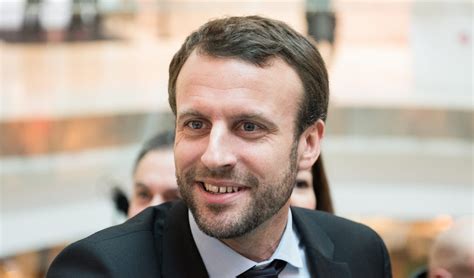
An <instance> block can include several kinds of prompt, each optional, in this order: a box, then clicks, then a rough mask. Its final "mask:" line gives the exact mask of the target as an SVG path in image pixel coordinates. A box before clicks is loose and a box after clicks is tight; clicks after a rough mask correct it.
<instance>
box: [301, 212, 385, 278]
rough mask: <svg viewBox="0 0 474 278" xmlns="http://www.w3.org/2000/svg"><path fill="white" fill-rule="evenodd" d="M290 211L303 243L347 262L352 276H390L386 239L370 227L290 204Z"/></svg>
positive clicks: (328, 255)
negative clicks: (293, 206) (291, 206)
mask: <svg viewBox="0 0 474 278" xmlns="http://www.w3.org/2000/svg"><path fill="white" fill-rule="evenodd" d="M292 212H293V215H294V216H293V218H294V220H295V222H296V223H295V224H297V228H298V232H299V233H300V234H301V236H302V239H303V240H304V241H305V244H307V245H309V247H311V248H315V249H317V250H318V252H320V253H322V254H323V255H325V256H326V257H328V258H332V259H334V260H335V261H339V262H345V263H347V264H348V266H349V268H350V269H351V273H352V274H353V276H354V277H391V265H390V258H389V255H388V251H387V248H386V246H385V243H384V242H383V240H382V238H381V237H380V236H379V235H378V234H377V233H376V232H375V231H374V230H372V229H371V228H370V227H368V226H366V225H363V224H361V223H357V222H354V221H351V220H348V219H345V218H342V217H338V216H335V215H332V214H329V213H325V212H321V211H315V210H307V209H300V208H292ZM359 274H364V275H363V276H358V275H359Z"/></svg>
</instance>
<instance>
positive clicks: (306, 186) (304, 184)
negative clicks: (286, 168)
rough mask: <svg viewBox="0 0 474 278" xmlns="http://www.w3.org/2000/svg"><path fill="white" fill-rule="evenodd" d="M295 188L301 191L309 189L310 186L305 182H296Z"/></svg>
mask: <svg viewBox="0 0 474 278" xmlns="http://www.w3.org/2000/svg"><path fill="white" fill-rule="evenodd" d="M295 187H296V188H300V189H306V188H308V187H309V184H308V183H307V182H305V181H296V185H295Z"/></svg>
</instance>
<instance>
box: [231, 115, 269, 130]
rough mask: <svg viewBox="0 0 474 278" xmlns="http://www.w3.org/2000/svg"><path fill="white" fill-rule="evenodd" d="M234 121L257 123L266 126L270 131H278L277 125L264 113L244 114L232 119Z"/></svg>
mask: <svg viewBox="0 0 474 278" xmlns="http://www.w3.org/2000/svg"><path fill="white" fill-rule="evenodd" d="M231 119H232V120H233V121H243V120H250V121H257V122H261V123H262V124H264V125H265V126H266V127H267V128H268V129H270V130H277V129H278V127H277V125H276V124H275V123H274V122H273V121H272V120H271V119H269V118H268V117H266V116H264V115H263V114H262V113H258V112H257V113H255V112H253V113H242V114H239V115H236V116H234V117H231Z"/></svg>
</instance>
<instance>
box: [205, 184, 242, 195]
mask: <svg viewBox="0 0 474 278" xmlns="http://www.w3.org/2000/svg"><path fill="white" fill-rule="evenodd" d="M204 188H205V189H206V191H209V192H212V193H232V192H238V191H239V188H238V187H237V186H221V187H219V186H215V185H212V184H207V183H204Z"/></svg>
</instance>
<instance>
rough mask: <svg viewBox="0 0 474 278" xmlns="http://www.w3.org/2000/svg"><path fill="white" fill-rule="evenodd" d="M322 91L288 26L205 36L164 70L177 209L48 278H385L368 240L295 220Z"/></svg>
mask: <svg viewBox="0 0 474 278" xmlns="http://www.w3.org/2000/svg"><path fill="white" fill-rule="evenodd" d="M328 90H329V89H328V77H327V72H326V70H325V67H324V63H323V61H322V59H321V56H320V55H319V53H318V52H317V50H316V49H315V48H314V46H313V45H312V44H311V43H310V42H309V41H308V40H306V39H305V38H304V37H303V36H302V35H300V34H298V33H297V32H295V31H294V30H293V29H291V28H290V27H288V26H287V25H286V24H284V23H282V22H279V21H275V20H270V19H266V18H261V17H257V16H250V17H230V18H224V19H218V20H214V21H211V22H209V23H207V24H205V25H204V26H202V27H201V28H200V29H199V30H197V31H196V32H194V33H192V34H191V35H190V36H189V37H188V38H187V39H186V41H185V43H184V44H183V45H182V47H181V49H180V50H179V51H178V52H177V53H176V54H175V56H174V58H173V60H172V61H171V64H170V79H169V90H168V93H169V102H170V106H171V109H172V110H173V112H174V114H175V115H176V138H175V146H174V154H175V166H176V176H177V181H178V186H179V189H180V193H181V196H182V198H183V201H176V202H173V203H166V204H163V205H160V206H156V207H153V208H149V209H146V210H145V211H143V212H142V213H140V214H138V215H137V216H136V217H134V218H132V219H131V220H129V221H128V222H126V223H125V224H123V225H119V226H116V227H112V228H109V229H106V230H104V231H101V232H99V233H97V234H95V235H92V236H90V237H88V238H86V239H84V240H82V241H79V242H77V243H74V244H73V245H71V246H69V247H67V248H66V249H65V250H64V251H63V252H62V254H60V255H59V256H58V257H57V259H56V260H55V262H54V263H53V264H52V266H51V269H50V271H49V273H48V277H61V276H67V277H103V276H110V277H278V275H280V276H279V277H337V278H344V277H365V278H367V277H377V278H380V277H391V269H390V261H389V257H388V254H387V250H386V248H385V245H384V243H383V241H382V240H381V239H380V237H379V236H378V235H377V234H376V233H375V232H373V231H372V230H370V229H369V228H367V227H365V226H362V225H360V224H356V223H354V222H351V221H348V220H345V219H341V218H338V217H335V216H332V215H329V214H325V213H322V212H317V211H314V210H306V209H301V208H291V209H290V205H289V202H290V201H289V197H290V195H291V192H292V189H293V186H294V184H295V181H296V174H297V171H298V170H308V169H310V167H311V165H313V163H314V162H315V161H316V159H317V158H318V155H319V152H320V143H321V139H322V137H323V134H324V120H325V118H326V113H327V106H328ZM254 266H255V267H254ZM260 272H265V273H266V274H265V275H267V276H262V275H263V274H261V273H260Z"/></svg>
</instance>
